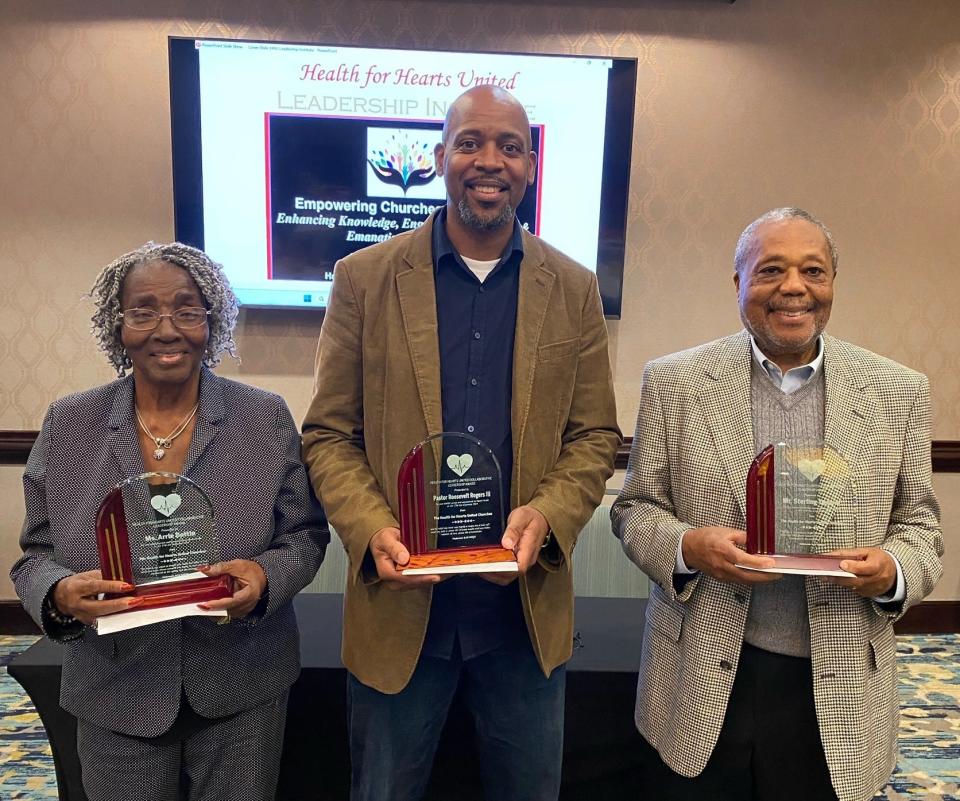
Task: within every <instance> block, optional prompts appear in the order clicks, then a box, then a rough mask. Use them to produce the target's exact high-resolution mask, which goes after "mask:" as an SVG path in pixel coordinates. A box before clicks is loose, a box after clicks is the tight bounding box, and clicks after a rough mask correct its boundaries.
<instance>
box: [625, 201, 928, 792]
mask: <svg viewBox="0 0 960 801" xmlns="http://www.w3.org/2000/svg"><path fill="white" fill-rule="evenodd" d="M835 267H836V252H835V248H834V246H833V242H832V237H830V234H829V231H827V230H826V229H825V228H824V227H823V226H822V224H821V223H819V222H818V221H816V220H815V219H813V218H812V217H810V216H809V215H808V214H806V213H805V212H802V211H801V210H799V209H778V210H775V211H774V212H769V213H768V214H766V215H764V216H763V217H761V218H759V219H758V220H757V221H755V222H754V223H753V224H752V225H751V226H749V227H748V228H747V229H746V230H745V231H744V234H743V235H742V236H741V240H740V243H739V245H738V248H737V274H736V276H735V283H736V285H737V288H738V295H739V299H740V310H741V317H742V319H743V322H744V324H745V326H746V328H747V330H746V331H741V332H740V333H738V334H734V335H732V336H728V337H725V338H723V339H719V340H716V341H714V342H710V343H707V344H705V345H702V346H699V347H696V348H693V349H691V350H687V351H683V352H680V353H676V354H673V355H670V356H665V357H663V358H661V359H657V360H655V361H653V362H651V363H650V364H648V365H647V368H646V370H645V373H644V379H643V391H642V398H641V403H640V412H639V416H638V420H637V429H636V436H635V437H634V441H633V446H632V450H631V454H630V462H629V466H628V469H627V476H626V480H625V482H624V486H623V490H622V492H621V494H620V496H619V498H618V499H617V501H616V503H615V504H614V507H613V511H612V518H613V523H614V529H615V531H616V534H617V536H618V537H619V538H620V539H621V541H622V545H623V548H624V551H625V552H626V553H627V555H628V556H629V557H630V558H631V559H632V560H633V561H634V562H635V563H636V564H637V565H639V566H640V568H641V569H642V570H643V571H644V572H645V573H647V574H648V575H649V576H650V578H651V580H652V584H651V591H650V598H649V601H648V603H647V612H646V627H645V630H644V641H643V656H642V660H641V667H640V676H639V683H638V688H637V704H636V714H635V720H636V724H637V727H638V729H639V730H640V732H641V734H642V735H643V736H644V738H645V739H646V741H647V743H649V745H650V746H652V748H651V749H650V750H649V754H652V759H650V760H649V765H648V767H649V770H650V774H651V775H650V780H651V783H652V784H653V783H655V784H656V786H657V790H658V792H657V797H658V798H661V799H662V798H694V797H696V798H710V799H713V798H730V799H737V801H742V800H743V799H749V798H757V799H777V801H785V800H786V799H791V798H798V799H799V798H804V799H814V798H834V797H835V798H839V799H840V800H841V801H862V800H863V799H867V798H871V797H873V795H874V793H875V792H876V790H877V789H878V788H880V787H882V786H883V785H884V784H885V783H886V781H887V778H888V777H889V775H890V773H891V771H892V769H893V767H894V765H895V759H896V752H897V721H898V700H897V683H896V665H895V655H896V642H895V639H894V633H893V623H894V622H895V621H896V620H898V619H899V618H900V617H901V616H902V615H903V614H904V612H905V611H906V610H907V609H908V608H909V607H910V606H911V605H912V604H914V603H917V602H918V601H920V600H921V599H922V598H923V597H924V596H926V595H927V594H928V593H929V592H930V591H931V590H932V589H933V586H934V584H935V583H936V581H937V579H938V578H939V576H940V573H941V565H940V560H939V556H940V555H941V554H942V551H943V543H942V538H941V532H940V527H939V520H938V515H939V508H938V506H937V501H936V498H935V497H934V494H933V490H932V488H931V468H930V440H929V432H930V399H929V387H928V384H927V379H926V378H925V377H924V376H923V375H920V374H919V373H916V372H914V371H912V370H909V369H907V368H906V367H903V366H901V365H899V364H896V363H895V362H892V361H889V360H887V359H884V358H883V357H881V356H878V355H876V354H873V353H870V352H869V351H866V350H863V349H862V348H858V347H855V346H853V345H850V344H848V343H846V342H842V341H840V340H837V339H834V338H833V337H830V336H826V335H822V334H821V332H822V329H823V326H824V325H825V324H826V321H827V319H828V318H829V311H830V305H831V302H832V289H833V277H834V274H835ZM764 357H766V358H764ZM794 368H796V369H794ZM817 373H820V375H821V376H822V381H823V382H824V383H823V385H822V386H823V389H824V392H823V395H822V397H823V399H824V400H823V402H822V404H821V409H822V422H823V429H822V430H823V441H824V445H825V446H826V447H828V448H831V449H833V450H834V451H835V452H836V453H838V454H839V455H840V456H841V457H842V458H843V460H845V462H846V463H847V465H848V466H849V471H850V472H849V479H848V480H846V481H844V482H838V485H837V486H834V485H832V484H825V485H822V486H821V493H820V506H819V509H818V516H817V525H816V534H817V540H816V547H815V550H816V551H817V552H831V551H840V552H841V553H842V555H843V556H844V557H845V558H846V561H844V562H843V566H844V567H845V568H846V569H848V570H850V571H851V572H854V573H855V574H856V575H857V578H854V579H823V578H814V577H807V578H806V579H797V587H798V588H799V597H800V603H801V609H804V608H805V609H804V611H805V614H804V615H802V617H803V618H806V619H805V620H800V621H797V620H789V619H777V616H776V614H774V615H772V616H770V617H771V618H772V619H771V620H767V621H766V623H767V624H768V625H770V626H772V627H773V630H774V631H778V630H779V628H778V627H780V628H786V629H787V630H788V631H794V632H795V631H801V632H804V636H806V637H807V638H808V639H807V641H806V642H804V643H801V644H800V645H801V646H803V647H805V648H806V649H807V653H808V658H806V659H803V658H796V657H793V656H783V655H781V654H780V653H768V652H767V651H764V650H762V649H759V648H754V647H752V646H750V645H748V644H745V639H744V637H745V631H746V630H747V620H748V614H749V611H750V607H751V600H753V599H756V597H757V592H758V589H757V588H758V587H760V586H763V582H765V581H767V580H769V579H770V578H771V576H770V575H769V574H761V573H755V572H751V571H747V570H743V569H741V568H738V567H736V566H735V565H736V564H737V563H739V564H755V565H756V566H763V565H765V564H767V563H768V562H766V561H765V560H763V559H762V558H761V557H749V556H748V555H746V554H744V553H743V552H742V551H740V550H739V549H738V547H737V546H741V545H742V544H743V543H744V541H745V535H744V532H743V531H741V529H743V528H744V525H745V524H744V520H745V479H746V475H747V470H748V468H749V465H750V463H751V461H752V460H753V458H754V455H755V454H756V452H757V451H758V450H760V449H762V448H763V447H764V446H765V445H766V444H768V443H766V442H755V441H754V430H753V428H754V426H753V423H752V416H751V408H752V403H754V402H755V401H754V399H755V397H756V389H755V386H752V385H753V383H754V382H756V381H760V380H762V381H767V380H773V383H774V384H775V385H776V386H777V387H778V388H779V389H780V390H781V391H782V392H783V393H786V392H788V391H791V390H792V389H793V388H794V387H795V386H796V384H797V382H798V381H799V380H803V381H816V380H818V379H817ZM798 376H799V378H798ZM778 378H779V379H781V380H782V384H781V383H780V382H778V381H777V379H778ZM790 382H793V383H792V384H791V383H790ZM768 391H769V390H768ZM784 397H789V396H788V395H784ZM827 487H829V488H828V489H825V488H827ZM774 578H776V577H774ZM769 586H771V587H772V586H773V585H772V584H771V585H769ZM804 591H805V592H804ZM804 595H805V598H804ZM807 623H808V624H809V627H808V629H807ZM791 627H792V628H791ZM785 650H787V651H789V649H785ZM748 657H749V663H750V664H749V665H748V664H747V662H748ZM758 660H759V661H758ZM781 664H785V665H787V669H788V670H791V671H793V672H792V673H789V674H781V673H779V672H777V671H779V669H780V668H779V667H778V666H779V665H781ZM755 665H760V666H761V667H759V668H757V669H754V666H755ZM747 668H749V670H747ZM741 673H742V674H743V675H741ZM783 675H790V676H792V677H793V678H791V679H789V680H785V679H783ZM804 726H807V731H806V734H804V733H803V732H804ZM821 743H822V748H821ZM653 749H655V751H654V750H653ZM657 752H658V753H659V759H658V758H657ZM824 757H825V759H824ZM661 760H662V762H661ZM791 763H796V764H791ZM688 777H696V778H688Z"/></svg>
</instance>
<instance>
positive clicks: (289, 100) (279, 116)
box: [169, 37, 637, 318]
mask: <svg viewBox="0 0 960 801" xmlns="http://www.w3.org/2000/svg"><path fill="white" fill-rule="evenodd" d="M169 54H170V108H171V121H172V122H171V125H172V142H173V186H174V220H175V229H176V237H177V239H178V240H180V241H181V242H186V243H188V244H191V245H194V246H196V247H199V248H203V249H204V250H206V251H207V252H208V253H209V254H210V255H211V257H213V258H214V259H216V260H217V261H219V262H221V263H222V264H223V265H224V267H225V269H226V271H227V274H228V276H229V278H230V281H231V283H232V284H233V287H234V290H235V291H236V293H237V296H238V297H239V299H240V302H241V303H242V304H244V305H248V306H254V307H269V306H279V307H310V308H323V307H324V306H325V305H326V302H327V297H328V294H329V291H330V282H331V280H332V277H333V267H334V264H335V263H336V261H337V260H338V259H340V258H342V257H343V256H345V255H347V254H349V253H351V252H353V251H354V250H357V249H359V248H361V247H366V246H368V245H370V244H373V243H375V242H379V241H382V240H383V239H385V238H387V237H390V236H393V235H395V234H397V233H400V232H402V231H404V230H408V229H410V228H414V227H416V226H417V225H419V224H420V223H421V222H422V221H423V220H424V219H426V217H427V216H428V215H429V214H430V212H431V211H433V210H434V209H435V208H438V207H439V206H441V205H443V203H444V199H445V189H444V184H443V179H442V178H441V177H439V176H437V175H436V171H435V169H434V164H433V148H434V145H435V144H436V143H437V142H439V140H440V132H441V128H442V124H443V118H444V115H445V114H446V111H447V107H448V106H449V104H450V103H451V102H452V101H453V100H454V99H455V98H456V97H457V96H458V95H459V94H460V93H461V92H463V91H465V90H466V89H468V88H470V87H471V86H476V85H480V84H495V85H498V86H502V87H504V88H506V89H508V90H509V91H511V92H512V93H513V94H514V95H515V96H516V97H517V98H518V99H519V100H520V101H521V102H522V103H523V104H524V106H525V107H526V109H527V113H528V115H529V117H530V124H531V132H532V136H533V142H534V149H535V150H536V151H537V154H538V156H539V165H538V169H537V178H536V183H535V184H534V185H533V186H532V187H530V188H529V189H528V190H527V194H526V196H525V198H524V200H523V202H522V203H521V204H520V207H519V208H518V209H517V216H518V218H519V220H520V222H521V224H522V225H524V226H525V227H527V228H528V229H529V230H530V231H532V232H534V233H536V234H538V235H539V236H541V237H543V238H544V239H545V240H546V241H547V242H549V243H550V244H552V245H555V246H556V247H558V248H560V250H562V251H564V252H565V253H567V254H568V255H570V256H571V257H573V258H574V259H576V260H577V261H579V262H580V263H582V264H584V265H585V266H586V267H588V268H590V269H591V270H595V271H596V273H597V279H598V282H599V285H600V293H601V295H602V297H603V307H604V313H605V314H606V315H607V316H608V317H613V318H617V317H619V316H620V305H621V294H622V285H623V263H624V246H625V232H626V217H627V188H628V183H629V177H630V152H631V140H632V138H633V109H634V95H635V90H636V78H637V63H636V60H635V59H628V58H607V57H591V56H553V55H534V54H512V53H479V52H448V51H430V50H399V49H384V48H359V47H340V46H335V45H311V44H293V43H281V42H255V41H239V40H223V39H194V38H180V37H171V38H170V40H169Z"/></svg>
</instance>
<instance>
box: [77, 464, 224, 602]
mask: <svg viewBox="0 0 960 801" xmlns="http://www.w3.org/2000/svg"><path fill="white" fill-rule="evenodd" d="M96 531H97V552H98V555H99V557H100V572H101V573H102V574H103V578H104V579H106V580H108V581H125V582H127V583H128V584H132V585H134V588H133V590H132V591H131V592H129V593H121V594H118V595H113V596H111V597H122V596H133V597H136V598H140V599H142V600H141V603H140V604H139V605H138V606H137V607H136V608H137V610H142V609H151V608H157V607H166V606H175V605H179V604H190V603H203V602H204V601H212V600H216V599H218V598H228V597H230V596H231V595H232V594H233V581H232V579H231V577H230V576H205V575H203V574H202V573H197V570H196V569H197V567H198V566H199V565H204V564H212V563H213V562H219V561H220V545H219V541H218V538H217V531H216V525H215V523H214V515H213V505H212V504H211V503H210V499H209V498H208V497H207V494H206V493H205V492H204V491H203V490H202V489H201V488H200V487H199V486H198V485H197V484H196V483H194V482H193V481H191V480H190V479H189V478H187V477H186V476H182V475H179V474H178V473H165V472H148V473H142V474H141V475H139V476H134V477H132V478H128V479H126V480H124V481H121V482H120V483H119V484H117V485H116V486H115V487H114V488H113V489H112V490H111V491H110V492H109V493H108V494H107V497H106V498H104V499H103V502H102V503H101V504H100V508H99V510H98V511H97V520H96Z"/></svg>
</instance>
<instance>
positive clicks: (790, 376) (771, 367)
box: [750, 334, 823, 395]
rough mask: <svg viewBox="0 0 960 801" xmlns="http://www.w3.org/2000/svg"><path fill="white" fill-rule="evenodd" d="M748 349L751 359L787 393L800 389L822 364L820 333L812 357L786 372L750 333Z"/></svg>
mask: <svg viewBox="0 0 960 801" xmlns="http://www.w3.org/2000/svg"><path fill="white" fill-rule="evenodd" d="M750 349H751V350H752V351H753V360H754V361H755V362H756V363H757V364H758V365H759V366H760V367H761V369H762V370H763V371H764V372H765V373H766V374H767V375H768V376H770V380H771V381H773V383H774V384H776V385H777V386H778V387H779V388H780V389H781V390H782V391H783V392H784V393H785V394H787V395H789V394H790V393H791V392H794V391H796V390H798V389H800V387H802V386H803V385H804V384H806V383H807V382H808V381H809V380H810V379H811V378H813V377H814V376H815V375H816V374H817V372H818V371H819V370H820V368H821V367H822V366H823V335H822V334H821V335H820V336H819V337H817V353H816V355H815V356H814V357H813V359H812V360H811V361H810V362H808V363H807V364H802V365H800V366H799V367H793V368H791V369H790V370H787V372H786V373H784V372H782V371H781V370H780V368H779V367H778V366H777V365H776V364H774V363H773V362H772V361H770V359H768V358H767V357H766V356H765V355H764V354H763V351H762V350H760V348H759V346H758V345H757V340H756V339H754V336H753V334H751V335H750Z"/></svg>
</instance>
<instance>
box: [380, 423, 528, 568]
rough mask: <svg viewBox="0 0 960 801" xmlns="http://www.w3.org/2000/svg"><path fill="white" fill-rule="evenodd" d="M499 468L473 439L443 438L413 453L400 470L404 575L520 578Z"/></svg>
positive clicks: (443, 435)
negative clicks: (406, 558)
mask: <svg viewBox="0 0 960 801" xmlns="http://www.w3.org/2000/svg"><path fill="white" fill-rule="evenodd" d="M501 487H502V481H501V474H500V465H499V463H498V462H497V458H496V456H494V454H493V451H491V450H490V449H489V448H488V447H487V446H486V445H484V444H483V443H482V442H481V441H480V440H478V439H477V438H476V437H472V436H470V435H469V434H454V433H450V432H444V433H441V434H434V435H433V436H431V437H428V438H427V439H425V440H424V441H423V442H421V443H420V444H419V445H417V446H416V447H414V448H413V450H411V451H410V453H408V454H407V456H406V457H405V458H404V460H403V462H402V463H401V465H400V471H399V474H398V476H397V488H398V490H399V499H400V539H401V540H402V541H403V544H404V546H405V547H406V549H407V550H408V551H409V552H410V562H409V563H408V564H407V565H406V567H405V568H403V569H402V570H401V572H402V573H403V574H404V575H424V574H436V573H493V572H516V571H517V559H516V556H515V555H514V553H513V551H508V550H506V549H505V548H502V547H501V546H500V538H501V537H502V536H503V531H504V527H505V526H504V516H503V498H502V497H501V494H502V490H501Z"/></svg>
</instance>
